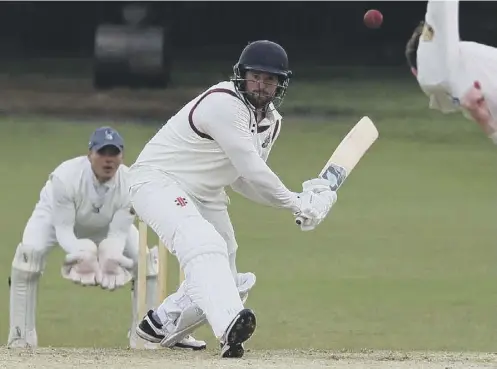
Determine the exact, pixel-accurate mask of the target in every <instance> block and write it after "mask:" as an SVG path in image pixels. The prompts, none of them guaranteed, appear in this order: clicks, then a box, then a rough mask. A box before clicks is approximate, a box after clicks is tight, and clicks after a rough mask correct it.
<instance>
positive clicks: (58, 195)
mask: <svg viewBox="0 0 497 369" xmlns="http://www.w3.org/2000/svg"><path fill="white" fill-rule="evenodd" d="M50 182H51V184H52V201H53V202H52V214H53V215H52V220H53V226H54V228H55V236H56V238H57V242H58V243H59V245H60V246H61V247H62V248H63V249H64V251H66V252H67V253H68V254H69V253H71V252H73V251H76V250H74V247H75V246H76V245H77V238H76V235H75V234H74V223H75V219H76V208H75V206H74V200H73V198H72V196H71V195H70V193H69V191H68V189H67V188H66V186H65V184H64V182H63V181H62V180H61V179H60V178H58V177H56V176H51V178H50Z"/></svg>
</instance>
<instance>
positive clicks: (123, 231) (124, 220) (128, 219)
mask: <svg viewBox="0 0 497 369" xmlns="http://www.w3.org/2000/svg"><path fill="white" fill-rule="evenodd" d="M134 219H135V216H134V214H133V213H132V211H131V204H129V203H128V204H126V205H125V206H123V207H121V208H119V209H118V210H117V211H116V212H115V213H114V216H113V217H112V221H111V222H110V224H109V233H108V234H107V239H112V240H115V244H116V245H120V246H121V247H122V250H121V253H122V252H123V251H124V246H125V244H126V238H127V237H128V233H129V229H130V227H131V225H132V224H133V221H134Z"/></svg>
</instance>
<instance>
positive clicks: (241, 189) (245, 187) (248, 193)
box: [231, 177, 273, 206]
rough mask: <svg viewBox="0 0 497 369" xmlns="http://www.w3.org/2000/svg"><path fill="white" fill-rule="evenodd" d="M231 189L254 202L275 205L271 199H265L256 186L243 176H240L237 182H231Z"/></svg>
mask: <svg viewBox="0 0 497 369" xmlns="http://www.w3.org/2000/svg"><path fill="white" fill-rule="evenodd" d="M231 189H232V190H233V191H235V192H237V193H238V194H240V195H242V196H243V197H245V198H246V199H249V200H251V201H253V202H256V203H258V204H261V205H267V206H273V204H272V203H271V199H265V198H264V197H263V196H262V194H260V193H259V192H258V191H257V190H256V188H255V187H254V186H252V185H251V184H250V182H248V181H247V180H245V179H244V178H243V177H239V178H238V179H237V180H236V181H235V182H233V183H232V184H231Z"/></svg>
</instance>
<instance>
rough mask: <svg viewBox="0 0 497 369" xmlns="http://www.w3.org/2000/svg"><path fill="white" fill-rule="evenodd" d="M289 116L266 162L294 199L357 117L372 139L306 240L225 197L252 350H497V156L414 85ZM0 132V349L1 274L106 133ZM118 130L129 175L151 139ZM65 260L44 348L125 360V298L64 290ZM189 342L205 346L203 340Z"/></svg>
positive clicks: (327, 95)
mask: <svg viewBox="0 0 497 369" xmlns="http://www.w3.org/2000/svg"><path fill="white" fill-rule="evenodd" d="M284 106H285V107H286V109H288V110H289V111H303V113H302V114H300V115H290V116H289V117H288V118H287V119H286V121H285V122H284V125H283V130H282V134H281V135H280V139H279V141H278V143H277V145H276V146H275V148H274V150H273V152H272V155H271V157H270V161H269V162H270V165H271V166H272V167H273V169H274V170H275V171H276V173H278V175H280V176H281V178H282V179H283V181H284V182H285V183H286V184H287V185H288V186H289V187H291V188H293V189H294V190H299V189H300V183H301V182H302V181H303V180H305V179H308V178H311V177H313V176H315V175H316V173H317V172H318V171H319V170H320V169H321V167H322V165H323V164H324V162H325V161H326V160H327V158H328V157H329V155H330V154H331V152H332V150H333V149H334V148H335V147H336V145H337V144H338V142H339V141H340V140H341V138H342V137H343V136H344V135H345V134H346V133H347V131H348V130H349V129H350V128H351V127H352V126H353V124H355V123H356V122H357V120H358V119H359V118H360V117H361V116H362V115H370V116H371V118H372V119H373V120H374V121H375V123H377V125H378V127H379V130H380V139H379V141H378V142H377V143H376V144H375V145H374V146H373V148H372V149H371V151H370V152H369V153H368V154H367V155H366V156H365V157H364V159H363V160H362V161H361V162H360V163H359V165H358V166H357V167H356V169H355V171H354V172H353V173H352V175H351V176H350V177H349V179H348V180H347V182H346V184H345V185H344V186H343V187H342V189H341V190H340V193H339V199H338V203H337V204H336V206H335V207H334V209H333V211H332V213H330V215H329V217H328V219H326V220H325V221H324V222H323V223H322V224H321V225H320V226H319V228H318V229H316V230H315V231H314V232H309V233H303V232H301V231H300V230H299V229H298V228H297V227H296V226H295V225H294V223H293V218H292V216H291V214H289V213H286V212H284V211H278V210H274V209H270V208H265V207H261V206H258V205H255V204H251V203H249V202H248V201H246V200H244V199H243V198H241V197H239V196H238V195H232V205H231V214H232V218H233V222H234V226H235V230H236V232H237V237H238V241H239V244H240V249H239V255H238V264H239V269H240V271H252V272H254V273H255V274H256V275H257V278H258V279H257V284H256V287H255V289H254V290H253V292H252V294H251V295H250V297H249V300H248V305H250V307H252V308H254V309H255V311H256V313H257V314H258V319H259V326H258V330H257V332H256V334H255V336H254V337H253V338H252V340H251V341H249V344H248V346H249V347H250V348H252V349H286V348H288V349H299V348H302V349H305V348H316V349H342V348H343V349H351V350H360V349H364V348H367V349H399V350H417V349H423V350H424V349H426V350H457V351H459V350H464V351H467V350H470V351H473V350H474V351H492V350H495V342H496V341H497V313H496V312H497V288H496V282H497V263H496V259H495V255H496V253H495V248H496V242H495V241H496V237H495V228H496V220H497V206H496V205H497V192H496V188H497V171H496V170H495V163H496V152H497V151H496V149H495V146H493V145H492V143H491V142H490V141H489V140H488V139H487V138H486V137H484V136H483V135H482V134H481V133H480V131H479V130H478V127H476V125H475V124H473V123H472V122H470V121H468V120H466V119H464V118H463V117H462V116H461V115H459V114H454V115H450V116H445V115H442V114H441V113H438V112H434V111H430V110H429V109H428V107H427V99H426V98H425V97H424V96H423V94H422V93H421V92H420V91H419V89H418V88H417V87H416V85H415V84H414V82H413V81H410V80H397V79H393V78H392V79H388V78H386V79H384V80H374V79H368V80H365V81H362V82H360V81H358V80H354V79H350V80H347V79H345V78H337V79H335V80H334V81H333V82H326V83H325V82H320V83H317V82H316V83H305V82H302V83H300V84H299V83H298V82H296V83H294V84H293V85H291V88H290V90H289V94H288V97H287V99H286V101H285V105H284ZM299 109H300V110H299ZM0 123H1V130H2V134H1V135H0V150H1V155H0V158H1V159H0V160H1V162H0V164H1V165H0V168H1V169H0V170H1V173H0V174H1V178H2V181H1V183H0V186H1V191H0V193H1V197H2V198H1V202H2V204H3V207H4V216H3V219H2V221H1V222H0V227H1V232H2V234H3V247H1V248H0V260H1V263H2V264H1V265H0V267H1V270H2V271H3V273H2V276H1V278H2V279H3V280H4V281H5V282H4V283H1V284H0V294H1V295H2V296H4V297H5V298H4V299H3V300H2V301H3V302H2V305H3V310H4V312H5V313H4V319H2V320H1V321H0V336H1V337H3V339H5V340H6V339H7V333H8V314H7V312H8V287H7V278H8V275H9V271H10V263H11V259H12V256H13V254H14V250H15V248H16V245H17V244H18V242H19V241H20V236H21V232H22V230H23V227H24V224H25V222H26V220H27V218H28V217H29V215H30V212H31V210H32V208H33V206H34V204H35V202H36V201H37V198H38V194H39V190H40V189H41V187H42V186H43V184H44V182H45V180H46V179H47V175H48V173H49V171H50V170H51V169H53V168H54V167H55V166H56V165H57V164H59V163H60V162H61V161H63V160H65V159H67V158H70V157H72V156H76V155H80V154H84V153H85V150H86V143H87V138H88V136H89V134H90V133H91V131H92V130H93V129H94V128H96V127H97V126H99V125H102V124H106V123H107V122H94V123H85V124H78V123H76V122H71V123H68V122H65V121H57V120H55V119H54V120H48V119H46V118H43V119H42V118H22V119H21V118H16V119H3V120H2V121H1V122H0ZM113 125H114V126H115V127H116V128H118V129H119V130H120V131H121V132H122V134H123V135H124V137H125V139H126V140H127V148H128V151H127V154H126V155H127V157H126V162H127V163H128V164H131V163H132V162H133V160H134V158H135V157H136V155H137V154H138V152H139V150H140V149H141V148H142V146H143V145H144V143H145V142H146V140H147V139H148V138H150V137H151V136H152V135H153V134H154V132H155V131H156V129H157V127H152V126H144V125H134V124H131V123H123V124H113ZM61 257H62V253H61V251H60V250H59V249H57V250H56V251H55V252H54V253H53V254H51V255H50V259H49V264H48V268H47V270H46V273H45V275H44V276H43V278H42V283H41V289H40V293H39V296H40V299H39V306H38V322H37V324H38V334H39V341H40V345H42V346H65V347H69V346H74V347H92V346H99V347H125V346H126V345H127V338H126V332H127V329H128V327H129V322H130V293H129V288H124V289H122V290H119V291H116V292H114V293H107V292H104V291H101V290H99V289H96V288H95V289H88V288H86V289H84V288H81V287H76V286H74V285H72V284H70V283H69V282H67V281H65V280H63V279H62V278H61V277H60V276H59V269H60V262H61ZM171 276H177V271H176V269H175V266H174V267H172V269H171ZM69 332H70V333H69ZM198 337H200V338H203V339H206V340H207V341H208V342H209V343H210V344H211V346H212V344H214V341H213V339H212V335H211V333H210V331H209V330H208V329H207V328H203V329H201V330H200V331H199V333H198Z"/></svg>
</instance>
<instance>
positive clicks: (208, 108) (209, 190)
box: [129, 40, 337, 358]
mask: <svg viewBox="0 0 497 369" xmlns="http://www.w3.org/2000/svg"><path fill="white" fill-rule="evenodd" d="M291 75H292V72H291V71H290V70H289V63H288V57H287V53H286V51H285V50H284V49H283V48H282V47H281V46H280V45H278V44H276V43H274V42H271V41H267V40H260V41H255V42H252V43H250V44H249V45H248V46H246V47H245V49H244V50H243V51H242V53H241V55H240V58H239V60H238V62H237V63H236V64H235V66H234V76H233V78H232V79H231V80H229V81H223V82H220V83H218V84H216V85H214V86H211V87H210V88H208V89H207V90H206V91H204V92H203V93H202V94H200V95H199V96H197V97H196V98H194V99H193V100H192V101H190V102H189V103H187V104H186V105H185V106H184V107H183V108H182V109H181V110H180V111H179V112H178V113H177V114H176V115H174V116H173V117H172V118H171V119H169V120H168V122H167V123H166V124H165V125H164V126H163V127H162V128H161V129H160V130H159V131H158V132H157V134H156V135H155V136H154V137H153V138H152V139H151V140H150V141H149V142H148V143H147V144H146V145H145V147H144V148H143V150H142V151H141V153H140V155H139V156H138V158H137V160H136V162H135V163H134V164H133V165H132V166H131V167H130V171H129V174H130V192H131V198H132V204H133V208H134V209H135V211H136V213H137V215H138V216H139V217H140V218H141V219H142V220H143V221H144V222H146V223H147V224H148V225H149V226H150V227H151V228H152V229H153V230H154V231H155V233H156V234H157V235H158V236H159V237H160V239H161V240H162V241H163V242H164V244H165V245H166V246H167V247H168V249H169V251H170V252H171V253H172V254H173V255H175V256H176V257H177V258H178V261H179V264H180V266H181V268H182V269H183V271H184V273H185V277H186V279H185V281H184V283H183V284H182V285H181V286H180V288H179V290H178V291H177V292H176V293H175V294H173V295H171V296H169V297H168V298H166V300H165V301H164V303H163V304H162V305H161V306H159V307H158V308H157V309H156V310H155V311H153V310H151V311H149V312H148V313H147V315H146V316H145V317H144V319H143V321H142V322H141V323H140V325H139V326H138V327H137V333H138V335H139V336H140V337H142V338H144V339H146V340H149V341H150V342H161V345H163V346H171V345H172V344H174V343H175V342H177V341H178V340H181V339H182V337H183V336H184V335H187V334H189V333H191V332H192V330H193V329H195V328H196V327H197V326H199V325H200V324H202V323H204V322H208V323H209V325H210V326H211V328H212V331H213V333H214V335H215V337H216V338H217V339H218V340H219V342H220V346H221V357H224V358H226V357H242V356H243V354H244V347H243V343H244V342H245V341H246V340H248V339H249V338H250V337H251V336H252V334H253V332H254V330H255V328H256V317H255V314H254V312H253V311H252V310H250V309H247V308H245V307H244V301H245V300H246V298H247V294H248V292H249V290H250V288H251V287H252V286H253V285H254V283H255V276H254V275H253V274H252V273H237V269H236V263H235V259H236V252H237V248H238V245H237V242H236V238H235V233H234V230H233V226H232V224H231V221H230V217H229V214H228V211H227V206H228V204H229V198H228V196H227V195H226V192H225V188H226V187H227V186H231V187H232V189H233V190H235V191H236V192H238V193H240V194H241V195H243V196H245V197H246V198H248V199H250V200H252V201H255V202H257V203H260V204H263V205H267V206H272V207H276V208H280V209H283V210H286V211H289V212H290V213H291V214H293V215H294V216H296V215H300V216H302V217H304V218H305V221H304V222H303V223H302V225H301V227H302V230H312V229H314V228H315V227H316V226H317V225H318V224H319V223H320V222H321V221H322V220H323V219H324V218H325V217H326V215H327V214H328V212H329V210H330V209H331V207H332V205H333V204H334V203H335V201H336V199H337V195H336V193H335V192H334V191H332V190H331V189H330V186H329V183H328V182H327V181H326V180H323V179H319V178H316V179H311V180H308V181H306V182H304V183H303V191H302V192H294V191H291V190H289V189H288V188H287V187H286V186H285V185H284V184H283V183H282V182H281V180H280V179H279V178H278V176H277V175H276V174H275V173H274V172H273V171H272V170H271V169H270V168H269V167H268V165H267V164H266V160H267V158H268V156H269V153H270V151H271V148H272V147H273V145H274V143H275V141H276V139H277V138H278V136H279V134H280V131H281V127H282V117H281V115H280V114H279V113H278V111H277V110H276V109H277V108H278V107H279V106H280V104H281V103H282V101H283V98H284V96H285V93H286V91H287V88H288V84H289V81H290V77H291ZM289 224H290V222H289ZM291 224H292V226H294V225H295V221H294V219H293V217H292V223H291ZM275 247H276V246H275Z"/></svg>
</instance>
